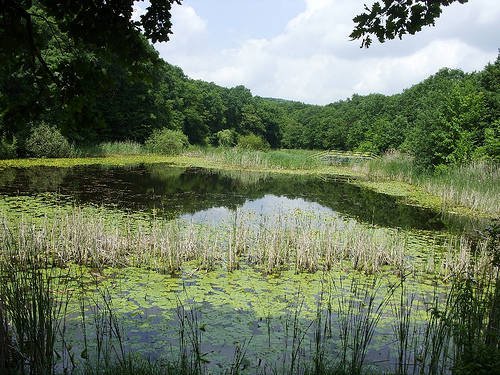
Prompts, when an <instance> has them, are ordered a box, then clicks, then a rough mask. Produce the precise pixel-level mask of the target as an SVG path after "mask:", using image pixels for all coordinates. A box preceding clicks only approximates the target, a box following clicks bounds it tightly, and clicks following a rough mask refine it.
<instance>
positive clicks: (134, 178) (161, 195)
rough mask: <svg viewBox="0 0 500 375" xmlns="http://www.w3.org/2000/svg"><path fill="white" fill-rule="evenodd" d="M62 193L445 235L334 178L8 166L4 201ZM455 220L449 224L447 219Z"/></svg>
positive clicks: (133, 205)
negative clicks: (305, 215) (320, 217)
mask: <svg viewBox="0 0 500 375" xmlns="http://www.w3.org/2000/svg"><path fill="white" fill-rule="evenodd" d="M42 193H56V194H57V195H58V197H59V198H60V199H61V200H66V201H71V202H74V203H76V204H93V205H103V206H105V207H114V208H118V209H120V210H124V211H127V212H134V211H143V212H149V213H152V214H155V215H158V216H161V217H164V218H167V219H174V218H178V217H183V218H186V219H192V220H194V221H198V222H204V221H207V222H217V221H220V220H223V219H227V218H228V217H229V216H230V214H231V212H232V211H234V210H235V209H236V208H239V209H242V210H243V212H251V213H254V214H256V215H257V216H260V215H269V214H271V213H273V214H275V213H277V212H282V213H284V214H286V213H287V212H289V211H292V210H305V211H313V212H316V213H320V214H321V213H323V214H328V215H341V216H344V217H349V218H354V219H356V220H357V221H359V222H363V223H368V224H375V225H378V226H382V227H399V228H403V229H425V230H442V229H445V228H446V227H447V224H446V223H445V222H444V220H443V218H442V216H441V215H440V214H439V213H437V212H435V211H432V210H429V209H425V208H421V207H415V206H411V205H406V204H403V203H401V202H399V201H398V200H397V198H395V197H392V196H389V195H384V194H379V193H376V192H373V191H371V190H367V189H363V188H360V187H358V186H355V185H353V184H351V183H349V182H347V181H343V180H339V179H335V178H324V177H323V178H319V177H307V176H295V175H277V174H272V175H269V174H259V173H243V172H227V171H226V172H214V171H209V170H203V169H193V168H188V169H184V168H175V167H171V166H168V165H162V164H154V165H140V166H133V167H113V168H110V167H102V166H85V167H74V168H53V167H37V168H27V169H16V168H10V169H6V170H3V171H0V195H7V196H19V195H37V194H42ZM447 220H448V221H449V219H447Z"/></svg>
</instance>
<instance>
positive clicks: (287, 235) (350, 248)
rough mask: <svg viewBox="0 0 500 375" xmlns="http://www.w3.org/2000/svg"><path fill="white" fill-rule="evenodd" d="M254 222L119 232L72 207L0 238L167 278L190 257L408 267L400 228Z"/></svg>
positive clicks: (231, 263)
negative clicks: (143, 269)
mask: <svg viewBox="0 0 500 375" xmlns="http://www.w3.org/2000/svg"><path fill="white" fill-rule="evenodd" d="M254 219H255V218H253V217H250V216H249V215H245V214H243V213H238V212H237V213H236V214H235V219H234V220H232V221H231V222H229V223H226V224H225V225H221V226H210V225H201V224H196V223H193V222H186V221H183V220H181V219H179V220H174V221H171V222H165V221H163V220H161V219H157V220H153V221H152V222H151V223H149V224H148V223H144V224H141V223H139V225H137V226H132V225H131V224H130V222H128V221H126V220H125V221H124V223H123V224H124V225H122V226H120V227H118V226H113V225H109V223H107V221H106V219H105V218H103V217H95V216H91V215H86V214H85V213H84V211H82V210H80V209H78V208H75V209H72V210H70V211H69V212H66V213H61V214H59V215H56V216H55V217H52V218H50V219H49V218H46V219H43V220H41V221H38V223H37V224H35V223H34V222H32V221H30V220H26V219H22V220H20V221H19V222H18V223H17V224H12V223H11V224H6V226H4V227H3V228H0V238H1V239H3V240H4V241H6V243H8V244H9V246H11V247H13V248H16V249H17V251H18V253H19V254H23V251H24V249H25V247H24V244H27V245H29V246H28V247H29V248H36V249H37V250H38V251H40V252H41V253H42V254H43V255H44V256H46V257H47V258H48V259H50V260H51V261H52V262H53V263H54V264H56V265H58V266H64V265H67V264H69V263H72V262H76V263H77V264H82V265H87V266H91V267H98V268H101V267H105V266H115V267H116V266H144V267H148V268H151V269H154V270H158V271H160V272H166V273H176V272H178V271H179V270H180V268H181V266H182V264H183V263H185V262H188V261H193V260H194V261H197V262H199V266H200V267H201V268H204V269H209V270H210V269H214V268H216V267H218V266H223V267H225V268H226V269H228V270H233V269H237V268H238V267H239V265H240V264H241V263H247V264H252V265H255V266H257V267H259V268H261V269H262V270H263V271H264V272H265V273H268V274H270V273H275V272H279V271H281V270H285V269H290V268H291V269H294V270H295V271H296V272H304V271H306V272H314V271H317V270H320V269H332V268H335V267H343V266H348V267H349V268H352V269H355V270H362V271H364V272H366V273H373V272H377V271H379V270H380V269H381V268H382V267H384V266H391V267H394V268H395V269H398V268H400V267H402V265H403V264H404V262H405V235H404V234H403V233H400V232H398V231H394V230H389V229H381V228H371V227H367V226H364V225H362V224H358V223H356V222H354V221H352V220H344V219H341V218H337V217H333V218H318V217H315V216H314V215H310V214H307V213H302V212H297V213H296V214H295V215H292V216H291V217H289V216H286V215H277V216H276V217H274V218H273V219H272V220H267V219H264V218H261V221H260V222H259V223H258V224H256V223H255V222H254ZM32 231H34V234H32V233H31V232H32Z"/></svg>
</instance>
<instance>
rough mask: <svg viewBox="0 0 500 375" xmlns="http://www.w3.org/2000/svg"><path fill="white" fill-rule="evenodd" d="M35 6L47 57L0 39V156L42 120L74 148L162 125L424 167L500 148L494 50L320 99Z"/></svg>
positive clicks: (18, 148) (497, 152)
mask: <svg viewBox="0 0 500 375" xmlns="http://www.w3.org/2000/svg"><path fill="white" fill-rule="evenodd" d="M36 12H38V13H36ZM35 13H36V14H38V15H39V17H33V23H34V30H33V32H34V38H35V40H36V42H37V45H39V46H41V47H40V55H41V56H42V57H43V61H44V64H40V62H39V61H35V60H34V59H30V58H28V57H29V54H30V51H29V48H28V46H26V45H24V46H23V43H22V42H21V41H18V42H19V45H18V47H16V48H6V49H2V50H0V59H1V61H2V64H1V65H0V156H1V157H3V158H12V157H25V156H39V155H33V154H32V152H31V153H30V148H29V147H27V146H26V143H27V140H28V139H29V137H30V134H32V132H33V130H34V129H36V128H38V127H40V125H44V126H46V127H49V128H57V129H58V130H59V132H60V133H61V134H62V135H63V136H64V137H65V138H66V139H67V140H68V141H69V143H70V144H73V145H75V146H76V147H77V148H78V147H85V146H88V145H95V144H98V143H100V142H108V141H123V140H130V141H136V142H140V143H143V142H145V141H146V140H147V139H148V137H149V136H150V135H151V134H152V133H153V132H154V131H155V130H156V129H163V128H168V129H172V130H177V131H182V132H183V133H184V134H185V135H186V136H187V139H188V141H189V143H190V144H192V145H213V146H226V147H229V146H234V145H237V144H238V139H240V137H241V136H247V138H248V136H249V135H250V136H251V137H250V138H251V139H252V138H253V139H254V140H255V139H257V140H258V141H257V142H253V144H254V145H256V146H255V147H261V148H266V147H270V148H302V149H336V150H349V151H362V152H370V153H375V154H381V153H384V152H387V151H388V150H400V151H402V152H405V153H409V154H411V155H413V156H414V161H415V163H416V165H418V166H419V167H421V168H424V169H429V168H430V169H432V168H434V167H436V166H439V165H446V164H461V163H463V162H465V161H470V160H475V159H477V160H479V159H490V160H491V159H492V160H496V161H498V160H499V158H500V58H497V59H496V61H494V62H491V63H489V64H488V65H487V66H485V67H484V69H483V70H481V71H479V72H473V73H464V72H463V71H460V70H454V69H446V68H445V69H441V70H440V71H438V72H437V73H436V74H434V75H432V76H430V77H428V78H427V79H425V80H424V81H422V82H420V83H418V84H416V85H414V86H412V87H410V88H408V89H406V90H404V91H403V92H402V93H399V94H395V95H390V96H387V95H382V94H376V93H374V94H370V95H365V96H362V95H356V94H355V95H353V96H352V97H350V98H347V99H345V100H341V101H337V102H334V103H331V104H328V105H325V106H319V105H310V104H304V103H300V102H294V101H288V100H282V99H273V98H262V97H259V96H253V95H252V93H251V92H250V90H249V89H247V88H246V87H244V86H236V87H233V88H224V87H221V86H218V85H216V84H214V83H208V82H204V81H200V80H193V79H190V78H189V77H187V76H186V75H185V74H184V73H183V71H182V70H181V69H180V68H178V67H176V66H173V65H171V64H169V63H168V62H165V61H164V60H162V59H161V58H160V57H159V55H158V53H157V52H156V51H155V49H154V48H153V46H152V45H151V44H150V43H149V41H147V40H146V39H145V38H144V36H142V35H141V34H140V33H139V32H137V33H135V34H134V35H133V38H132V40H130V41H129V44H128V46H129V48H127V49H126V52H123V51H122V50H120V49H107V48H103V47H97V46H96V44H93V43H92V42H91V41H88V40H82V39H78V38H76V37H74V36H72V34H70V33H68V32H63V31H61V30H60V29H59V28H58V26H57V23H56V22H55V21H54V22H50V21H51V20H50V15H48V14H45V13H44V11H43V10H42V9H41V8H40V9H36V8H35ZM0 38H1V39H4V40H0V44H1V43H12V42H13V40H14V41H15V38H12V35H8V34H7V33H3V34H2V37H0Z"/></svg>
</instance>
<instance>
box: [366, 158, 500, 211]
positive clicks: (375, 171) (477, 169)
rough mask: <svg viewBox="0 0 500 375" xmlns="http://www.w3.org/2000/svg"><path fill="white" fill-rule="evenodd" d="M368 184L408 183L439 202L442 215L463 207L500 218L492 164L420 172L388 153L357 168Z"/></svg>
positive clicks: (498, 176) (499, 177) (498, 182)
mask: <svg viewBox="0 0 500 375" xmlns="http://www.w3.org/2000/svg"><path fill="white" fill-rule="evenodd" d="M357 168H358V170H361V171H362V173H365V174H367V175H368V176H369V178H371V179H372V180H379V179H389V180H396V181H401V182H405V183H409V184H411V185H414V186H416V187H418V188H421V189H423V190H424V191H425V192H427V193H429V194H431V195H433V196H436V197H438V198H439V199H440V204H441V207H440V208H441V209H442V210H443V211H449V210H453V209H454V208H455V207H457V206H458V207H463V208H466V209H468V210H470V212H478V213H482V214H485V215H487V216H492V217H494V216H499V215H500V204H499V203H498V202H499V197H500V166H499V165H498V164H495V163H493V162H471V163H470V164H467V165H460V166H449V167H441V168H437V169H436V170H435V171H433V172H423V171H419V170H418V169H416V168H415V166H414V164H413V160H412V158H411V157H409V156H407V155H404V154H399V153H392V154H387V155H385V156H383V157H381V158H378V159H374V160H371V161H369V162H367V163H365V164H363V165H361V166H358V167H357Z"/></svg>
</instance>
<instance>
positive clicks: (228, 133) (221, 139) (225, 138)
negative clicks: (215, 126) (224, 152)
mask: <svg viewBox="0 0 500 375" xmlns="http://www.w3.org/2000/svg"><path fill="white" fill-rule="evenodd" d="M216 137H217V145H219V146H222V147H232V146H234V144H235V143H236V133H235V132H234V131H233V130H231V129H224V130H221V131H218V132H217V133H216Z"/></svg>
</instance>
